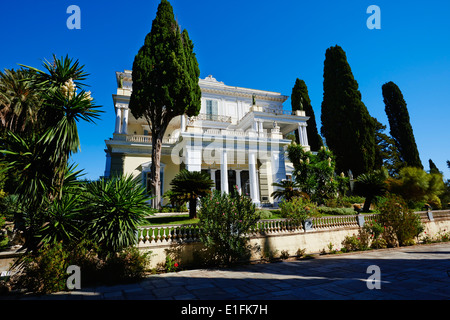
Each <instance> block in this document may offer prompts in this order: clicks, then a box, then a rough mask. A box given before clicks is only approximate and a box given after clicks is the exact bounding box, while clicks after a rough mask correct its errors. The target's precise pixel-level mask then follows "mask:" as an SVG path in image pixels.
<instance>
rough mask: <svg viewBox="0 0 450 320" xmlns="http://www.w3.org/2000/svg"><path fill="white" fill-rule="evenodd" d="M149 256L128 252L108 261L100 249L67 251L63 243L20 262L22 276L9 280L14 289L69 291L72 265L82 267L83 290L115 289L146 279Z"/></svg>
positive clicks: (81, 244) (48, 246)
mask: <svg viewBox="0 0 450 320" xmlns="http://www.w3.org/2000/svg"><path fill="white" fill-rule="evenodd" d="M148 262H149V252H140V251H139V249H138V248H135V247H130V248H126V249H124V250H122V251H120V252H118V253H115V254H113V255H111V256H108V257H101V256H99V254H98V247H97V246H95V245H92V243H90V242H85V241H83V242H79V243H77V244H74V245H73V246H70V247H66V246H64V245H63V244H62V243H61V242H56V243H53V244H50V243H49V244H45V245H43V246H42V247H41V248H40V249H39V250H38V252H37V254H25V255H23V256H22V257H21V258H20V261H19V264H18V265H19V266H20V267H21V269H20V272H19V273H17V274H15V275H13V276H12V277H11V279H10V280H9V285H10V286H11V288H12V289H20V290H23V289H25V290H26V291H27V292H32V293H39V294H47V293H52V292H57V291H64V290H66V289H67V287H66V282H67V279H68V277H69V275H68V274H67V268H68V266H70V265H76V266H78V267H80V271H81V279H80V280H81V287H82V288H83V287H86V286H89V285H98V284H102V285H105V284H106V285H111V284H118V283H125V282H132V281H136V280H139V279H142V278H143V277H144V276H145V274H146V271H147V270H148Z"/></svg>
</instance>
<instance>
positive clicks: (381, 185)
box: [354, 169, 389, 212]
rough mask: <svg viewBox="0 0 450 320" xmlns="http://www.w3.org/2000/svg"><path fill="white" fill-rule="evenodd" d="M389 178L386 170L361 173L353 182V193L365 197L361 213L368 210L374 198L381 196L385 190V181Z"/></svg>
mask: <svg viewBox="0 0 450 320" xmlns="http://www.w3.org/2000/svg"><path fill="white" fill-rule="evenodd" d="M388 178H389V175H388V173H387V170H386V169H381V170H375V171H372V172H368V173H363V174H361V175H359V176H358V178H357V179H356V181H355V189H354V192H355V193H356V194H357V195H360V196H363V197H365V198H366V199H365V201H364V207H363V211H364V212H368V211H369V210H370V204H371V203H372V200H373V199H374V198H375V197H376V196H381V195H383V194H384V193H385V192H386V190H387V183H386V180H387V179H388Z"/></svg>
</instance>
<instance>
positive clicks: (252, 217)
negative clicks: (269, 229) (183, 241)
mask: <svg viewBox="0 0 450 320" xmlns="http://www.w3.org/2000/svg"><path fill="white" fill-rule="evenodd" d="M199 218H200V222H199V228H200V230H201V232H200V239H201V241H202V242H203V244H204V245H205V246H206V247H207V248H209V249H210V250H211V254H212V257H211V259H212V260H211V261H210V262H214V263H216V264H219V265H222V264H224V265H229V264H232V263H234V262H237V261H238V260H240V259H242V258H244V257H246V256H247V255H248V254H249V253H250V248H249V246H248V233H249V231H250V230H251V229H252V228H253V227H254V226H255V224H256V221H258V218H259V217H258V214H257V213H256V210H255V205H254V204H253V203H252V201H251V199H250V198H248V197H245V196H242V195H239V193H238V192H237V190H236V189H233V190H232V191H231V193H230V194H226V193H223V194H222V193H220V192H219V191H215V192H214V193H213V194H212V195H210V196H209V197H204V198H203V199H202V202H201V208H200V212H199Z"/></svg>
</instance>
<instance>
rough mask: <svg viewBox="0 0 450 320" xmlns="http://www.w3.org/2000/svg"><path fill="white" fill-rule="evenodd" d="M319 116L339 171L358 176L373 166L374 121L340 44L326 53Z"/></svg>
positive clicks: (323, 134)
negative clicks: (363, 100) (320, 112)
mask: <svg viewBox="0 0 450 320" xmlns="http://www.w3.org/2000/svg"><path fill="white" fill-rule="evenodd" d="M321 120H322V128H321V132H322V136H324V137H325V139H326V143H327V145H328V147H329V148H330V149H331V150H332V151H333V153H334V155H335V156H336V169H337V171H338V172H347V171H348V170H351V171H352V172H353V174H354V175H356V176H357V175H359V174H362V173H365V172H368V171H371V170H373V168H374V163H375V123H374V121H373V119H372V117H371V116H370V114H369V111H368V110H367V108H366V106H365V105H364V103H363V102H362V101H361V93H360V92H359V90H358V83H357V82H356V80H355V79H354V77H353V73H352V70H351V68H350V65H349V64H348V62H347V56H346V54H345V52H344V50H343V49H342V48H341V47H339V46H335V47H331V48H328V49H327V51H326V53H325V63H324V81H323V102H322V114H321Z"/></svg>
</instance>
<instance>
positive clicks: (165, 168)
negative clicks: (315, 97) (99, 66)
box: [104, 70, 309, 206]
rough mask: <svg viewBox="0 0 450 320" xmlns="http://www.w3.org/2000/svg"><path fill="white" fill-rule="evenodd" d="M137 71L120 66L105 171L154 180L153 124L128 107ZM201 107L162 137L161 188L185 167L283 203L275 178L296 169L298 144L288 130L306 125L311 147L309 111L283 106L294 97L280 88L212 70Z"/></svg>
mask: <svg viewBox="0 0 450 320" xmlns="http://www.w3.org/2000/svg"><path fill="white" fill-rule="evenodd" d="M131 74H132V73H131V71H129V70H125V71H124V72H116V78H117V93H116V94H114V95H113V101H114V108H115V114H116V123H115V131H114V134H113V137H112V138H110V139H109V140H105V143H106V149H105V152H106V168H105V174H104V175H105V177H110V176H111V175H114V174H121V173H122V174H132V175H133V176H135V177H138V178H140V179H141V180H142V183H143V184H144V186H145V187H148V186H150V184H149V179H150V168H151V148H152V146H151V140H152V139H151V135H150V134H151V130H150V128H149V125H148V123H147V122H146V120H144V119H135V118H134V117H133V115H132V114H131V112H130V111H129V109H128V104H129V100H130V96H131V90H132V79H131ZM199 85H200V88H201V92H202V98H201V110H200V113H199V115H198V116H196V117H186V116H185V115H183V116H179V117H176V118H174V119H172V121H171V122H170V124H169V127H168V128H167V131H166V133H165V136H164V139H163V146H162V156H161V192H162V193H164V192H166V191H167V190H170V188H171V186H170V182H171V181H172V179H173V178H174V176H175V175H176V174H177V173H178V172H179V171H180V170H182V169H183V168H185V169H187V170H189V171H204V172H207V173H208V174H210V175H211V179H212V180H213V181H214V182H215V189H217V190H221V191H222V192H229V191H230V190H231V188H237V189H238V191H239V192H240V193H242V194H246V195H248V196H250V197H251V199H252V200H253V202H254V203H255V204H256V205H257V206H271V205H276V201H274V199H273V198H272V197H271V194H272V192H273V191H274V187H273V186H272V183H274V182H279V181H281V180H284V179H290V178H291V176H292V170H293V167H292V164H291V163H290V162H289V160H288V159H287V157H286V147H287V146H288V145H289V144H290V143H291V140H290V139H287V138H286V135H287V134H289V133H292V132H293V131H294V130H298V131H299V137H300V142H301V144H302V145H303V146H304V147H305V148H307V149H309V146H308V138H307V134H306V126H307V120H308V119H309V118H308V117H306V116H305V113H304V111H296V112H294V113H292V112H287V111H285V110H283V103H284V102H285V101H286V100H287V99H288V97H287V96H284V95H281V94H280V93H277V92H271V91H263V90H255V89H247V88H240V87H235V86H228V85H225V84H224V83H223V82H219V81H217V80H216V79H215V78H213V77H212V76H208V77H206V78H205V79H199Z"/></svg>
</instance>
